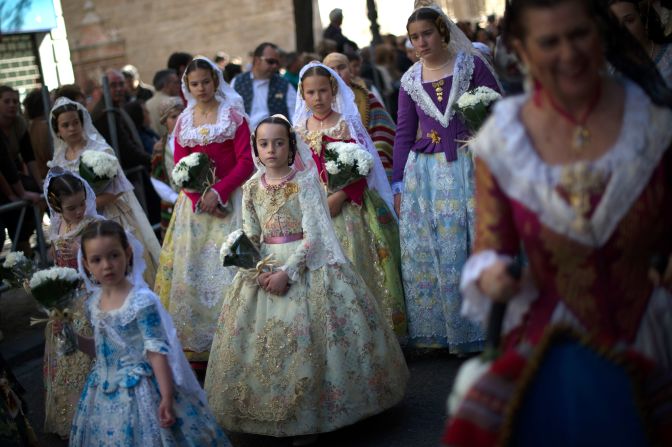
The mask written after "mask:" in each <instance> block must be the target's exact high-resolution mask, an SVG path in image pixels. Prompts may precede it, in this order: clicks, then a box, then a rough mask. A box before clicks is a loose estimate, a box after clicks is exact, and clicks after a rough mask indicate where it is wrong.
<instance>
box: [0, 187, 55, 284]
mask: <svg viewBox="0 0 672 447" xmlns="http://www.w3.org/2000/svg"><path fill="white" fill-rule="evenodd" d="M31 208H32V212H33V217H34V219H35V238H36V239H37V250H38V253H39V256H40V259H39V262H38V266H39V267H40V268H44V267H46V266H47V264H48V263H47V241H46V240H45V238H44V232H43V231H42V219H41V217H42V210H41V209H40V205H38V204H34V203H32V202H30V201H28V200H20V201H17V202H11V203H7V204H5V205H0V215H2V214H7V213H10V212H12V211H16V210H20V212H19V219H18V220H17V222H16V230H15V233H14V237H13V238H11V239H12V243H11V248H12V251H16V244H17V243H18V242H19V236H20V234H21V230H22V228H23V222H24V221H25V219H26V211H28V210H29V209H31ZM3 231H4V229H3ZM8 231H9V229H8ZM7 289H8V288H7V286H5V285H4V284H0V292H4V291H5V290H7Z"/></svg>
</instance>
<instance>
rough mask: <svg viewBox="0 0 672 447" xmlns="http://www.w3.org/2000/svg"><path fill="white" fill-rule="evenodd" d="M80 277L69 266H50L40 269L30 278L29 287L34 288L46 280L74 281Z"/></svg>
mask: <svg viewBox="0 0 672 447" xmlns="http://www.w3.org/2000/svg"><path fill="white" fill-rule="evenodd" d="M80 279H81V277H80V276H79V273H78V272H77V270H75V269H73V268H70V267H52V268H50V269H46V270H40V271H39V272H37V273H35V274H34V275H33V277H32V278H30V288H31V289H35V288H37V287H39V286H41V285H42V284H43V283H45V282H47V281H56V280H60V281H67V282H70V283H73V284H74V283H76V282H78V281H79V280H80Z"/></svg>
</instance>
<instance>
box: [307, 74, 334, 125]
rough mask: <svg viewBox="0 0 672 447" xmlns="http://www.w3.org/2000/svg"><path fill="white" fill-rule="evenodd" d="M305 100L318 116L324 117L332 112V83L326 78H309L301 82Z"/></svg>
mask: <svg viewBox="0 0 672 447" xmlns="http://www.w3.org/2000/svg"><path fill="white" fill-rule="evenodd" d="M301 85H302V91H303V99H304V100H305V101H306V105H307V106H308V108H309V109H310V110H311V111H312V112H313V114H315V115H318V116H324V115H326V114H328V113H329V111H331V101H332V100H333V98H334V95H333V93H332V91H331V82H329V78H327V77H326V76H309V77H307V78H304V79H303V80H302V81H301Z"/></svg>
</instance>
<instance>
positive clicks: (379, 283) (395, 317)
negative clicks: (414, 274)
mask: <svg viewBox="0 0 672 447" xmlns="http://www.w3.org/2000/svg"><path fill="white" fill-rule="evenodd" d="M297 133H298V135H299V136H300V137H301V138H302V139H303V140H304V141H305V142H306V143H307V144H308V146H309V147H310V150H311V151H312V153H313V160H315V163H316V164H317V166H318V170H319V171H320V172H321V173H322V176H323V177H322V181H323V182H326V176H328V173H327V171H326V169H325V167H324V165H325V161H324V155H323V150H324V147H325V145H326V144H328V143H329V142H339V141H351V140H350V139H351V137H350V133H349V131H348V125H347V123H346V122H345V121H344V120H343V118H341V120H339V121H338V123H336V125H334V126H332V127H330V128H327V129H324V130H316V131H309V130H308V129H307V128H305V126H303V127H297ZM360 182H362V184H363V186H362V185H359V186H357V185H352V186H353V187H352V188H349V187H346V188H344V189H343V190H344V191H345V193H346V194H347V195H348V200H346V201H345V203H343V208H342V209H341V213H340V214H339V215H338V216H336V217H333V218H332V223H333V225H334V230H336V236H337V237H338V241H339V242H340V243H341V247H342V248H343V252H344V253H345V255H346V256H347V258H348V259H349V260H350V262H352V264H353V266H354V267H355V270H356V271H357V272H358V273H359V274H360V275H361V276H362V278H364V281H365V282H366V285H367V286H368V287H369V289H370V290H371V292H372V293H373V295H374V296H375V297H376V300H377V301H378V304H379V305H380V307H381V309H382V311H383V314H384V315H385V317H386V320H387V321H388V322H389V324H390V326H391V327H392V328H393V329H394V332H395V333H396V334H397V336H398V337H400V338H402V339H403V338H404V337H405V336H406V333H407V325H406V305H405V303H404V289H403V285H402V281H401V264H400V262H401V261H400V259H401V256H400V253H399V227H398V225H397V221H396V220H395V218H394V216H393V214H392V211H391V210H390V209H388V207H387V205H386V204H385V202H384V201H383V199H382V198H381V197H380V195H379V194H378V192H377V191H375V190H373V189H370V188H369V187H368V186H367V185H366V180H360ZM349 186H350V185H349ZM357 202H359V203H357Z"/></svg>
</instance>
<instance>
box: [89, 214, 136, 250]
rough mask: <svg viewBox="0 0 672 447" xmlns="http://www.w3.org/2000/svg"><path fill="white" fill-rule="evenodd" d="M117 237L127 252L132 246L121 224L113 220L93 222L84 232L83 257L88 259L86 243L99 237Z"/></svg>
mask: <svg viewBox="0 0 672 447" xmlns="http://www.w3.org/2000/svg"><path fill="white" fill-rule="evenodd" d="M106 236H107V237H116V238H118V239H119V242H120V243H121V248H123V249H124V250H127V249H128V247H129V246H130V244H129V243H128V237H126V231H124V227H122V226H121V225H120V224H119V223H117V222H115V221H113V220H96V221H93V222H91V223H90V224H88V225H87V226H86V228H84V231H82V237H81V248H82V255H83V256H84V259H86V244H85V242H86V241H88V240H91V239H95V238H97V237H106Z"/></svg>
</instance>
